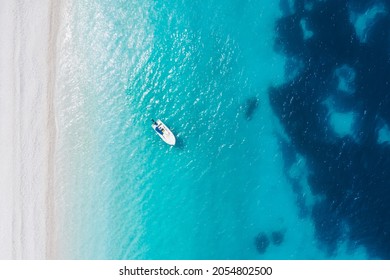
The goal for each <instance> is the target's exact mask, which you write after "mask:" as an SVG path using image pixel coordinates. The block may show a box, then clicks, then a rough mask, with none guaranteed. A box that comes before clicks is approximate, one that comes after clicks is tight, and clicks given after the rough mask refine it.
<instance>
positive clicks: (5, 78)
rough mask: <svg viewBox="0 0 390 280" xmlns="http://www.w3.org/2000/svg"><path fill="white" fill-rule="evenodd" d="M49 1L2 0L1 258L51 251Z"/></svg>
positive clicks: (52, 18) (52, 21) (52, 24)
mask: <svg viewBox="0 0 390 280" xmlns="http://www.w3.org/2000/svg"><path fill="white" fill-rule="evenodd" d="M52 2H53V3H56V4H53V3H51V1H50V0H24V1H23V0H20V1H19V0H0V26H1V33H0V34H1V35H0V38H1V40H0V144H1V145H0V155H1V157H0V248H1V250H0V259H45V258H51V257H53V252H54V247H55V242H54V241H55V237H54V236H53V234H52V233H53V232H54V230H53V229H54V228H53V227H54V226H55V225H54V220H55V219H54V218H53V213H54V209H53V207H54V203H53V187H54V186H53V181H54V180H53V174H54V165H53V154H54V142H55V125H54V123H55V122H54V112H53V95H54V88H55V60H56V57H55V55H56V42H57V36H56V34H57V31H58V22H59V21H58V19H59V18H60V17H59V16H60V13H59V10H60V8H59V6H58V5H59V4H58V2H59V1H52Z"/></svg>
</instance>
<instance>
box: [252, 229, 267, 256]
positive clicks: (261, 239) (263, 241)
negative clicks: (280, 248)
mask: <svg viewBox="0 0 390 280" xmlns="http://www.w3.org/2000/svg"><path fill="white" fill-rule="evenodd" d="M269 244H270V241H269V238H268V236H267V235H266V234H265V233H263V232H261V233H259V234H258V235H257V236H256V238H255V245H256V249H257V251H258V252H259V253H260V254H264V253H265V252H266V251H267V248H268V246H269Z"/></svg>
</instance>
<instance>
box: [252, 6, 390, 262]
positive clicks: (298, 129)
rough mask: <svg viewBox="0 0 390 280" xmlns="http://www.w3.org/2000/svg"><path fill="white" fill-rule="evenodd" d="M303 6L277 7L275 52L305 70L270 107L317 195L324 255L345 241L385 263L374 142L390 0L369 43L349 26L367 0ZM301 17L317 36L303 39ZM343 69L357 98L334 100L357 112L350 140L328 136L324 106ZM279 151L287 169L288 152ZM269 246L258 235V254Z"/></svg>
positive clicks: (383, 186)
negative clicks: (347, 70) (355, 11)
mask: <svg viewBox="0 0 390 280" xmlns="http://www.w3.org/2000/svg"><path fill="white" fill-rule="evenodd" d="M305 2H306V6H307V2H308V1H305V0H296V1H295V7H294V9H289V8H288V7H287V6H286V5H287V4H286V1H282V2H281V3H282V4H283V6H284V7H285V8H284V9H285V10H286V12H285V16H284V17H283V18H281V19H280V20H279V21H278V23H277V25H276V28H275V29H276V33H277V39H276V41H275V50H276V51H278V52H282V53H283V54H285V55H287V56H289V57H290V58H294V59H299V61H302V66H301V67H302V69H301V70H300V71H299V72H297V74H296V76H294V78H292V79H291V80H289V81H288V83H286V84H284V85H282V86H280V87H278V88H272V89H271V90H270V95H269V96H270V102H271V105H272V107H273V110H274V112H275V113H276V114H277V115H278V117H279V119H280V120H281V122H282V123H283V126H284V128H285V131H286V133H287V134H288V135H289V138H290V139H291V145H292V146H293V147H294V149H295V150H297V152H298V153H299V154H302V155H303V156H304V157H305V158H306V161H307V164H308V166H309V167H310V170H311V175H310V176H309V184H310V186H311V188H312V191H313V193H314V194H320V195H321V197H322V199H321V200H320V201H319V202H317V203H316V204H315V206H314V208H313V211H312V213H311V215H312V218H313V220H314V222H315V227H316V233H317V237H318V239H319V240H320V241H321V244H322V245H323V246H324V247H325V248H326V250H327V251H328V253H329V256H330V257H331V256H332V255H333V254H334V253H335V252H336V249H337V246H338V244H340V241H347V242H348V243H349V244H355V245H354V246H357V245H363V246H365V247H366V248H367V251H368V253H369V257H371V258H381V259H390V219H389V217H390V146H389V145H378V143H377V136H378V135H377V134H378V131H377V127H378V124H377V122H378V121H379V120H380V121H381V122H384V123H386V124H388V125H389V124H390V109H389V108H390V1H381V2H380V3H382V4H383V5H384V6H385V10H386V11H387V13H386V14H384V15H382V16H381V17H380V19H378V20H376V21H375V24H373V25H372V26H370V30H369V36H368V38H369V40H367V41H366V43H362V42H360V41H359V39H358V37H357V34H356V32H355V28H354V26H353V25H352V23H351V22H350V8H351V7H352V6H353V7H361V9H362V11H363V12H364V11H365V9H367V1H363V0H328V1H315V2H314V1H309V2H310V3H311V5H312V8H310V9H305ZM370 3H373V2H371V1H370ZM368 7H369V6H368ZM287 10H288V12H287ZM302 19H305V20H306V22H307V24H308V26H310V30H311V31H313V34H314V35H313V36H312V37H311V38H309V39H307V40H304V39H303V34H302V30H301V27H300V21H301V20H302ZM341 65H349V66H350V67H351V68H353V70H354V71H355V77H354V78H355V79H354V83H353V90H354V93H353V94H352V95H350V96H348V97H343V98H340V100H339V101H340V102H339V101H337V100H336V101H337V102H339V103H338V104H337V106H339V107H345V109H346V110H353V112H355V113H356V114H357V117H356V119H357V126H356V129H357V130H356V135H355V137H354V138H352V137H349V136H346V137H337V136H335V134H333V133H329V130H330V129H331V128H330V126H329V123H328V111H327V108H326V107H325V106H324V105H323V102H324V100H326V99H327V98H328V97H329V96H330V94H331V92H333V93H334V92H335V90H336V87H335V83H334V82H332V77H334V71H335V69H337V68H338V67H340V66H341ZM289 67H292V66H291V65H290V66H289ZM251 111H254V109H252V110H250V111H249V112H251ZM252 114H253V112H251V114H249V116H251V115H252ZM283 149H284V150H285V151H286V153H285V154H286V158H287V159H288V161H289V164H291V161H292V160H293V158H294V156H293V155H292V154H291V152H290V151H289V149H290V148H289V147H287V146H285V147H283ZM296 188H297V190H296V191H298V192H299V186H296ZM346 233H347V234H346ZM269 243H270V241H269V239H268V237H267V236H266V235H265V234H263V233H260V234H259V235H258V236H257V237H256V247H257V249H258V251H259V252H260V253H262V252H263V253H264V252H265V250H266V249H267V247H268V245H269Z"/></svg>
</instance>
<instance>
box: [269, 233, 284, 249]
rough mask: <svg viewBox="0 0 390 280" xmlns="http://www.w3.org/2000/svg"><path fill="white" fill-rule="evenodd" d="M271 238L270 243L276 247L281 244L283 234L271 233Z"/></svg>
mask: <svg viewBox="0 0 390 280" xmlns="http://www.w3.org/2000/svg"><path fill="white" fill-rule="evenodd" d="M271 237H272V243H273V244H275V245H277V246H278V245H280V244H282V243H283V241H284V232H282V231H273V232H272V233H271Z"/></svg>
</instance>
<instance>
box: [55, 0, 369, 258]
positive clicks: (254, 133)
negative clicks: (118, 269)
mask: <svg viewBox="0 0 390 280" xmlns="http://www.w3.org/2000/svg"><path fill="white" fill-rule="evenodd" d="M68 13H69V17H68V20H67V22H66V33H67V34H68V36H66V38H65V41H64V43H63V45H62V53H61V55H62V57H61V60H60V75H59V82H58V84H59V94H58V97H57V112H58V120H57V122H58V128H59V141H58V149H57V158H58V162H57V163H58V166H59V167H58V168H57V173H56V174H57V177H56V178H57V179H56V180H57V183H58V185H60V188H59V197H58V200H59V206H58V208H59V209H60V210H58V212H59V214H60V215H61V217H62V218H61V222H59V226H58V238H59V240H61V245H60V246H59V252H60V255H61V256H62V257H64V258H77V259H79V258H81V259H85V258H86V259H264V258H266V259H307V258H310V259H317V258H324V257H325V256H326V254H325V253H324V252H323V251H322V250H321V246H320V244H318V243H317V240H316V238H315V234H314V226H313V223H312V221H311V219H310V216H304V215H301V214H300V211H301V209H300V206H299V205H298V203H297V194H296V193H295V192H294V190H293V187H292V183H291V180H292V179H294V180H295V181H294V182H299V184H300V185H301V187H302V189H303V191H302V192H303V196H304V206H305V207H306V208H307V209H308V210H307V211H310V207H311V205H312V204H313V203H314V201H316V200H318V199H320V198H316V197H314V196H313V195H312V194H311V192H310V187H309V186H308V183H307V178H306V177H307V174H308V172H310V171H309V170H308V167H307V165H306V162H305V159H304V158H303V157H302V156H299V155H298V156H297V159H296V160H295V161H294V163H293V164H292V167H291V168H290V167H289V168H288V170H286V165H285V162H284V161H285V159H284V156H283V154H282V151H281V149H282V146H281V144H282V143H289V142H290V140H289V139H288V137H287V136H286V135H285V134H284V132H283V129H282V127H281V125H280V123H279V120H278V118H277V117H276V116H274V114H273V112H272V109H271V107H270V105H269V95H268V94H269V92H268V89H269V87H270V86H276V85H280V84H282V83H283V82H284V79H285V78H284V77H285V73H284V65H285V58H284V57H282V56H281V55H280V54H277V53H275V52H274V50H273V46H274V39H275V38H274V36H275V35H274V27H275V25H274V24H275V21H276V19H278V18H279V17H280V16H281V11H280V10H279V3H277V1H267V0H263V1H234V0H230V1H216V0H215V1H207V4H206V2H205V1H186V0H183V1H160V0H155V1H136V0H134V1H108V0H89V1H79V2H77V3H76V1H75V3H73V4H72V5H70V6H69V7H68ZM251 100H252V101H253V100H256V101H257V107H256V106H252V109H250V107H251V106H250V101H251ZM252 105H253V103H252ZM151 118H154V119H158V118H159V119H161V120H163V121H164V122H165V123H166V124H167V125H168V126H169V127H170V128H171V129H172V131H173V132H174V133H175V134H176V135H177V139H178V145H177V146H175V147H169V146H168V145H166V144H165V143H163V142H162V141H161V139H160V138H159V137H157V135H155V133H154V132H153V130H152V129H151V127H150V124H151V123H150V119H151ZM61 209H63V210H61ZM273 232H279V233H281V234H282V235H283V241H282V242H281V244H277V242H276V243H275V242H274V243H272V242H271V241H270V244H269V246H268V247H267V248H266V249H265V251H264V252H259V250H258V248H256V242H255V241H256V236H258V235H259V234H260V233H264V234H265V235H266V236H268V237H269V238H270V240H271V236H272V233H273ZM341 247H342V246H341ZM345 254H346V253H345V252H344V251H341V252H339V255H338V256H336V258H343V257H344V256H345ZM354 257H357V258H359V257H364V250H362V252H358V253H356V255H355V256H354Z"/></svg>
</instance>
